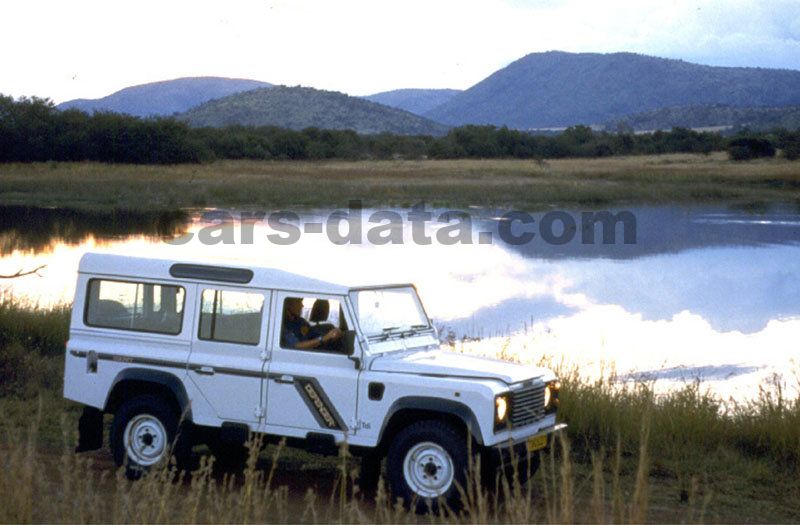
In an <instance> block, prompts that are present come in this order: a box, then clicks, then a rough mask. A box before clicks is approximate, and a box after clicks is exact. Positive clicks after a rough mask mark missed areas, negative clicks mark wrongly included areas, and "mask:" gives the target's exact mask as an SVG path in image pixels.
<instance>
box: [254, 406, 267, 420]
mask: <svg viewBox="0 0 800 525" xmlns="http://www.w3.org/2000/svg"><path fill="white" fill-rule="evenodd" d="M253 412H254V413H255V416H256V419H261V418H263V417H264V415H265V414H264V412H265V410H264V407H262V406H257V407H256V409H255V410H254V411H253Z"/></svg>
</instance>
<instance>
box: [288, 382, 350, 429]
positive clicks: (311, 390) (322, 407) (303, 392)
mask: <svg viewBox="0 0 800 525" xmlns="http://www.w3.org/2000/svg"><path fill="white" fill-rule="evenodd" d="M294 386H295V388H296V389H297V393H298V394H300V398H301V399H302V400H303V401H304V402H305V404H306V406H307V407H308V409H309V410H310V411H311V414H312V415H313V416H314V419H316V420H317V424H319V426H321V427H322V428H326V429H329V430H341V431H342V432H344V431H346V430H347V426H346V425H345V424H344V421H342V416H340V415H339V412H337V411H336V408H335V407H334V406H333V403H331V400H330V399H329V398H328V396H327V394H325V391H324V390H323V389H322V387H321V386H320V384H319V382H318V381H317V380H316V379H314V378H313V377H297V376H295V378H294Z"/></svg>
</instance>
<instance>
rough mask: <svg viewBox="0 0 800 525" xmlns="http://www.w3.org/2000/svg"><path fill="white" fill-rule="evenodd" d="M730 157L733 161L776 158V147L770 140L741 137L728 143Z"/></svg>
mask: <svg viewBox="0 0 800 525" xmlns="http://www.w3.org/2000/svg"><path fill="white" fill-rule="evenodd" d="M728 156H729V157H730V158H731V160H751V159H757V158H764V157H774V156H775V146H773V145H772V142H770V141H769V140H768V139H764V138H756V137H741V138H737V139H733V140H731V141H730V142H729V143H728Z"/></svg>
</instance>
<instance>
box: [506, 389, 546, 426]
mask: <svg viewBox="0 0 800 525" xmlns="http://www.w3.org/2000/svg"><path fill="white" fill-rule="evenodd" d="M543 417H544V384H541V383H540V384H534V385H531V386H524V387H522V388H520V389H519V390H516V391H514V392H512V393H511V415H510V418H511V426H512V427H513V428H519V427H524V426H525V425H530V424H531V423H535V422H537V421H539V420H540V419H542V418H543Z"/></svg>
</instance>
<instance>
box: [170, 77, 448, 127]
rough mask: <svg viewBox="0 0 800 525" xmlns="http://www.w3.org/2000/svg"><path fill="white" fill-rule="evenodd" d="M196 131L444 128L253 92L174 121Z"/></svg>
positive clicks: (317, 98) (365, 106)
mask: <svg viewBox="0 0 800 525" xmlns="http://www.w3.org/2000/svg"><path fill="white" fill-rule="evenodd" d="M178 118H179V119H181V120H185V121H186V122H188V123H189V125H191V126H194V127H215V128H218V127H224V126H231V125H242V126H280V127H284V128H291V129H297V130H300V129H305V128H310V127H317V128H321V129H352V130H355V131H357V132H358V133H368V134H369V133H382V132H389V133H397V134H402V135H441V134H444V133H446V132H447V127H446V126H443V125H441V124H438V123H436V122H432V121H430V120H427V119H425V118H423V117H420V116H419V115H414V114H412V113H409V112H407V111H403V110H401V109H397V108H390V107H388V106H383V105H381V104H377V103H375V102H370V101H368V100H364V99H362V98H359V97H351V96H349V95H345V94H344V93H338V92H334V91H322V90H319V89H313V88H307V87H286V86H278V87H273V88H269V89H256V90H253V91H247V92H244V93H238V94H236V95H231V96H229V97H225V98H221V99H217V100H212V101H209V102H206V103H205V104H202V105H200V106H198V107H196V108H192V109H190V110H189V111H187V112H185V113H183V114H181V115H179V116H178Z"/></svg>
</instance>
